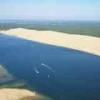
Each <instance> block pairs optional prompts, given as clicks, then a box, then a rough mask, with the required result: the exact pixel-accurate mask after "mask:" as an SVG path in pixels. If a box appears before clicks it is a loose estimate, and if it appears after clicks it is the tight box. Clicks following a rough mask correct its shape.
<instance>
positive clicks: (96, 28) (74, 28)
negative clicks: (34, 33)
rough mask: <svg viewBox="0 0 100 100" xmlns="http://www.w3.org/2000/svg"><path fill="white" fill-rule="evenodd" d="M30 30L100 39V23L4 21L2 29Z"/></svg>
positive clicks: (0, 22)
mask: <svg viewBox="0 0 100 100" xmlns="http://www.w3.org/2000/svg"><path fill="white" fill-rule="evenodd" d="M19 27H20V28H28V29H35V30H51V31H58V32H64V33H71V34H81V35H90V36H96V37H100V22H97V21H96V22H95V21H93V22H92V21H32V20H29V21H24V20H12V21H11V20H2V21H0V29H1V30H4V29H10V28H19Z"/></svg>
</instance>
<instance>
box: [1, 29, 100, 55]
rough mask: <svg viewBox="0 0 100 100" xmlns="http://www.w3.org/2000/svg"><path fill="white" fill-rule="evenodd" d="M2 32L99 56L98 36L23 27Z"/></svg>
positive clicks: (99, 41)
mask: <svg viewBox="0 0 100 100" xmlns="http://www.w3.org/2000/svg"><path fill="white" fill-rule="evenodd" d="M0 32H1V33H2V34H5V35H10V36H15V37H19V38H23V39H26V40H31V41H36V42H40V43H45V44H49V45H56V46H60V47H65V48H71V49H75V50H80V51H84V52H87V53H91V54H94V55H98V56H100V38H99V37H93V36H84V35H72V34H68V33H66V34H64V33H61V32H54V31H38V30H29V29H24V28H16V29H9V30H7V31H5V30H4V31H0Z"/></svg>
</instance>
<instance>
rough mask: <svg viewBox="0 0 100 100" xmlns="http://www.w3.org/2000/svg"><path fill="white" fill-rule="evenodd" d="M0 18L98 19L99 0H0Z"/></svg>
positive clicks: (99, 13)
mask: <svg viewBox="0 0 100 100" xmlns="http://www.w3.org/2000/svg"><path fill="white" fill-rule="evenodd" d="M0 19H28V20H29V19H32V20H100V0H0Z"/></svg>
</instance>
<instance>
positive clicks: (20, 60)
mask: <svg viewBox="0 0 100 100" xmlns="http://www.w3.org/2000/svg"><path fill="white" fill-rule="evenodd" d="M0 64H1V65H3V66H5V68H6V69H7V70H8V71H9V72H10V73H11V74H12V75H14V76H16V77H17V78H19V79H24V80H25V81H26V82H27V83H28V84H29V85H30V86H31V87H34V86H35V89H36V91H38V92H40V93H42V94H44V95H48V96H50V97H52V98H53V99H54V100H100V57H99V56H95V55H92V54H88V53H84V52H80V51H77V50H72V49H67V48H61V47H56V46H50V45H45V44H41V43H36V42H32V41H27V40H23V39H18V38H15V37H10V36H5V35H0Z"/></svg>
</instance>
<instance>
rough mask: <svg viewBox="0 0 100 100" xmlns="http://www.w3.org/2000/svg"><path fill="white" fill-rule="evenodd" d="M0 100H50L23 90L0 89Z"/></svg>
mask: <svg viewBox="0 0 100 100" xmlns="http://www.w3.org/2000/svg"><path fill="white" fill-rule="evenodd" d="M0 100H51V99H49V98H47V97H44V96H42V95H39V94H36V93H35V92H31V91H29V90H25V89H9V88H8V89H7V88H4V89H0Z"/></svg>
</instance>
